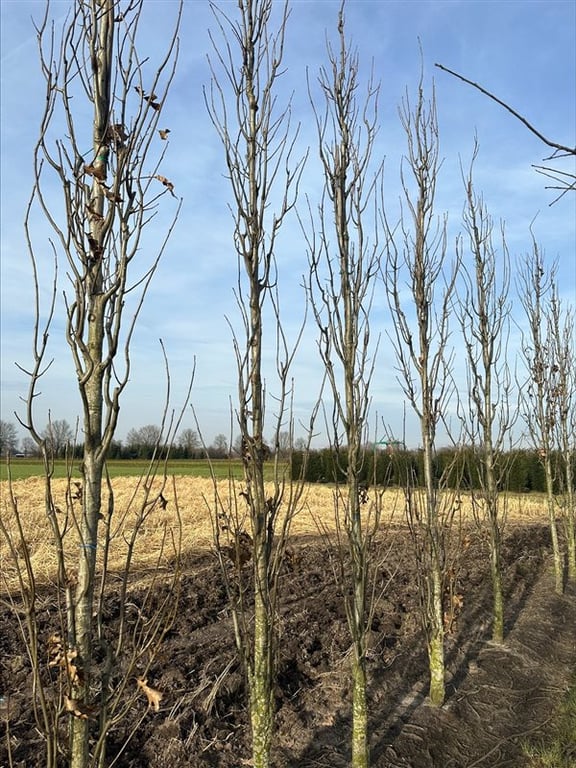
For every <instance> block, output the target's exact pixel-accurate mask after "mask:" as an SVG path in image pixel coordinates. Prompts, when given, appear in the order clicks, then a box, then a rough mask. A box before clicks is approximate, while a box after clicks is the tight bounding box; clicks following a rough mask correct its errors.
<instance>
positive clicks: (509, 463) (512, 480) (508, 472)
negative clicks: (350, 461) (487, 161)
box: [292, 448, 576, 493]
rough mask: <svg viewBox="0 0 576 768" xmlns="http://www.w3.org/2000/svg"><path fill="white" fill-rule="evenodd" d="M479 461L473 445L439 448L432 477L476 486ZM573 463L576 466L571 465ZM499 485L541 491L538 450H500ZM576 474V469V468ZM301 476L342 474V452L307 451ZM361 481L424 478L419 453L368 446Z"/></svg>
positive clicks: (299, 455) (327, 479)
mask: <svg viewBox="0 0 576 768" xmlns="http://www.w3.org/2000/svg"><path fill="white" fill-rule="evenodd" d="M303 462H304V453H303V452H295V453H294V454H293V456H292V476H293V477H294V478H297V477H298V476H299V475H300V473H301V471H302V464H303ZM553 464H554V465H556V464H558V466H559V465H560V456H559V455H558V456H554V457H553ZM479 466H480V465H479V462H478V461H477V460H476V457H475V454H474V451H473V450H472V449H471V448H460V449H458V448H444V449H442V450H440V451H438V452H437V454H436V456H435V461H434V470H435V473H436V477H437V479H438V480H440V479H441V478H442V477H443V478H444V482H445V483H446V485H447V486H448V487H450V488H460V489H461V490H463V491H466V490H472V489H473V488H479V487H480V485H481V482H480V478H479V476H478V467H479ZM575 469H576V467H575ZM498 474H499V477H500V490H507V491H511V492H514V493H530V492H531V491H538V492H545V491H546V478H545V475H544V467H543V465H542V461H541V458H540V456H539V455H538V452H537V451H534V450H526V449H524V450H520V449H519V450H513V451H509V452H507V453H505V454H503V455H502V456H501V458H500V463H499V473H498ZM555 474H556V483H557V485H556V487H555V489H554V490H555V492H556V493H560V492H562V491H563V488H562V485H561V483H562V473H561V472H556V473H555ZM575 476H576V472H575ZM304 477H305V480H306V481H307V482H309V483H333V482H336V481H338V482H342V483H344V482H345V480H346V452H345V451H344V450H343V451H342V452H341V454H340V455H339V458H338V461H337V462H335V461H334V455H333V452H332V451H331V450H330V449H328V448H324V449H321V450H316V451H311V452H310V454H309V455H308V459H307V461H306V466H305V471H304ZM362 482H364V483H365V484H366V485H367V486H370V485H380V486H405V485H406V484H407V482H410V484H411V485H416V486H418V485H423V484H424V464H423V453H422V451H420V450H411V451H409V450H394V451H393V452H387V451H380V450H377V451H367V452H366V456H365V461H364V467H363V471H362Z"/></svg>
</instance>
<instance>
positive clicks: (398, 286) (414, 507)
mask: <svg viewBox="0 0 576 768" xmlns="http://www.w3.org/2000/svg"><path fill="white" fill-rule="evenodd" d="M400 119H401V122H402V125H403V127H404V130H405V133H406V137H407V142H408V153H407V156H406V158H405V162H404V163H403V165H402V169H401V178H402V186H403V190H404V195H403V203H404V206H405V211H404V213H403V215H402V219H401V222H400V225H399V232H398V233H396V232H395V233H392V232H390V235H391V236H390V240H389V247H388V256H387V262H386V272H385V283H386V290H387V295H388V301H389V305H390V309H391V312H392V318H393V325H394V334H395V335H394V336H393V337H392V343H393V344H394V348H395V352H396V357H397V360H398V364H399V369H400V380H401V385H402V387H403V390H404V393H405V395H406V398H407V400H408V402H409V404H410V406H411V407H412V409H413V411H414V412H415V414H416V415H417V417H418V420H419V423H420V437H421V440H422V451H423V462H424V486H425V487H424V489H423V490H421V489H416V488H414V487H413V481H412V479H411V478H406V508H407V515H408V523H409V525H410V528H411V531H412V535H413V540H414V544H415V553H416V560H417V572H418V578H419V588H420V593H421V605H422V623H423V629H424V631H425V634H426V642H427V649H428V660H429V668H430V694H429V695H430V700H431V702H432V703H433V704H434V705H441V704H442V703H443V701H444V696H445V686H444V669H445V665H444V621H443V608H444V605H443V603H444V595H445V591H446V588H447V586H448V585H447V583H446V579H447V574H448V573H449V564H448V560H447V538H448V536H449V533H450V523H451V521H452V517H453V514H454V506H453V505H452V503H451V501H450V499H449V498H447V496H446V495H445V494H442V493H441V492H440V488H441V486H442V480H438V479H437V478H436V477H435V474H434V471H433V464H434V455H435V451H436V432H437V428H438V426H439V425H440V424H442V423H443V420H445V417H446V413H447V411H448V408H449V402H450V396H451V392H452V385H451V381H452V377H451V368H452V357H453V353H451V352H450V349H449V347H448V342H449V325H448V321H449V317H450V314H451V304H452V300H453V296H454V288H455V283H456V277H457V274H458V267H459V264H458V259H456V260H455V262H454V264H452V265H451V266H450V267H449V268H448V269H446V262H447V255H446V219H445V217H444V218H438V217H437V216H436V213H435V209H434V205H435V194H436V184H437V181H438V174H439V167H440V159H439V136H438V121H437V114H436V101H435V96H434V93H433V94H432V98H431V99H430V101H427V100H426V98H425V96H424V87H423V80H422V78H421V80H420V84H419V89H418V95H417V97H416V100H415V103H414V104H412V103H411V102H410V100H409V98H408V96H406V98H405V99H404V102H403V104H402V107H401V109H400ZM385 225H386V226H387V227H388V230H389V231H390V227H389V226H388V224H387V223H386V222H385ZM404 284H406V285H407V286H408V289H409V297H410V298H409V299H406V300H405V299H404V295H405V294H404V290H403V288H404ZM438 293H439V294H440V295H439V296H438Z"/></svg>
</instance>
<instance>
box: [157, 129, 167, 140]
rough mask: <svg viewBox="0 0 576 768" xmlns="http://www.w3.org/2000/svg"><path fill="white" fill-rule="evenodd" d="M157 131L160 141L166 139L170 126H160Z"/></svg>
mask: <svg viewBox="0 0 576 768" xmlns="http://www.w3.org/2000/svg"><path fill="white" fill-rule="evenodd" d="M158 133H159V134H160V138H161V139H162V141H166V139H167V138H168V134H169V133H170V128H160V130H159V131H158Z"/></svg>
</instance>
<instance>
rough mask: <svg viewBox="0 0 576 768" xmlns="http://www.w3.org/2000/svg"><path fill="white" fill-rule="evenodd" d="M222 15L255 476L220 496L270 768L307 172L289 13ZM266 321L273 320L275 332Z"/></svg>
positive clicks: (224, 131)
mask: <svg viewBox="0 0 576 768" xmlns="http://www.w3.org/2000/svg"><path fill="white" fill-rule="evenodd" d="M212 8H213V11H214V18H215V20H216V23H217V26H218V29H219V32H220V39H219V40H216V38H215V37H214V36H213V35H212V42H213V48H214V56H213V57H212V58H211V68H212V81H211V87H210V89H209V90H207V92H206V95H205V100H206V106H207V109H208V112H209V114H210V117H211V119H212V123H213V125H214V127H215V129H216V132H217V134H218V136H219V137H220V140H221V142H222V145H223V148H224V155H225V160H226V168H227V175H228V178H229V180H230V185H231V190H232V203H231V205H230V210H231V212H232V219H233V241H234V247H235V251H236V255H237V258H238V283H237V287H236V303H237V307H238V312H239V316H240V320H239V323H238V324H237V323H236V322H233V321H232V320H231V319H230V318H229V324H230V328H231V331H232V337H233V347H234V352H235V356H236V364H237V370H238V406H237V409H236V411H235V421H236V425H237V427H238V429H239V433H240V435H239V448H240V451H241V457H242V461H243V465H244V482H243V487H242V488H239V487H237V485H236V483H234V482H233V481H231V489H230V499H231V503H230V504H228V505H224V506H223V504H222V502H221V500H220V499H219V498H218V493H217V491H216V493H215V496H216V498H215V501H214V507H215V510H216V511H217V514H216V515H215V536H216V544H217V551H218V553H219V556H220V562H221V565H222V573H223V575H224V578H225V582H226V586H227V590H228V595H229V599H230V602H231V607H232V615H233V620H234V627H235V637H236V644H237V647H238V651H239V654H240V657H241V660H242V663H243V667H244V671H245V674H246V681H247V690H248V694H249V709H250V722H251V727H252V760H253V765H254V766H255V768H267V766H268V765H269V764H270V750H271V746H272V735H273V724H274V696H273V692H274V680H275V664H276V648H277V619H276V613H277V606H278V600H279V594H278V589H279V576H280V573H281V566H282V562H283V557H284V551H285V547H286V542H287V536H288V533H289V529H290V522H291V520H292V517H293V515H294V513H295V511H296V509H297V507H298V501H299V497H300V493H301V490H302V486H301V484H300V485H298V487H296V486H294V484H292V483H290V482H288V478H287V474H286V472H287V469H286V464H285V461H286V457H285V456H284V457H282V456H281V454H280V451H279V450H278V449H279V447H280V444H281V442H282V444H283V445H284V446H285V445H286V440H285V432H286V431H288V432H289V435H290V438H289V441H288V442H289V444H290V445H291V444H292V442H293V423H292V413H291V397H292V382H291V379H290V373H289V372H290V365H291V362H292V359H293V355H294V349H295V346H294V345H291V344H290V343H289V341H288V339H287V338H286V335H285V332H284V329H283V326H282V322H281V315H280V303H279V301H280V299H279V292H278V286H277V268H276V260H275V251H276V243H277V237H278V234H279V232H280V229H281V227H282V224H283V222H284V220H285V218H286V216H287V214H288V213H289V212H290V210H291V209H292V208H293V206H294V203H295V200H296V197H297V193H298V183H299V179H300V175H301V171H302V167H303V162H304V160H303V159H300V160H293V158H292V155H293V148H294V142H295V140H296V135H297V133H296V132H295V131H293V130H292V128H291V126H290V105H289V104H287V105H283V106H281V105H280V104H279V102H278V99H277V89H278V80H279V78H280V77H281V75H282V56H283V49H284V36H285V32H286V26H287V22H288V15H289V11H288V5H287V3H279V4H275V3H273V2H272V0H240V2H239V3H238V12H237V16H236V17H233V16H232V15H231V14H230V15H228V9H223V8H220V7H218V6H217V5H216V4H213V5H212ZM266 317H271V318H272V319H271V323H270V325H268V324H267V322H266V320H265V318H266ZM267 342H268V343H272V344H273V345H274V346H275V349H276V373H277V378H276V382H277V391H276V392H275V393H274V395H273V397H274V414H273V415H272V433H273V438H272V440H273V446H272V447H273V450H274V459H273V461H274V470H273V474H274V479H273V482H272V488H271V489H269V488H267V487H266V484H265V482H264V461H265V460H266V459H267V457H268V453H269V452H268V449H267V446H266V443H265V440H264V429H265V424H266V423H268V422H267V412H266V411H267V390H266V387H265V384H264V374H263V352H264V349H265V346H266V343H267ZM295 343H296V344H297V341H296V342H295ZM268 386H270V384H268ZM268 419H270V416H268ZM231 431H232V430H231ZM215 490H216V485H215ZM226 542H228V543H226ZM230 559H231V560H232V563H233V573H232V574H230V571H229V567H228V566H229V562H230ZM247 562H250V563H251V566H252V570H253V585H254V586H253V597H252V596H251V595H250V594H249V590H248V587H247V586H246V580H245V578H244V574H243V570H242V569H243V566H244V565H246V563H247ZM252 599H253V608H252Z"/></svg>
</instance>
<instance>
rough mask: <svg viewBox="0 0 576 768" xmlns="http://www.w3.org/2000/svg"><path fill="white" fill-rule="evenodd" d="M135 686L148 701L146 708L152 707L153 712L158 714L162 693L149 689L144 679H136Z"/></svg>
mask: <svg viewBox="0 0 576 768" xmlns="http://www.w3.org/2000/svg"><path fill="white" fill-rule="evenodd" d="M136 684H137V686H138V687H139V688H140V690H141V691H142V693H144V695H145V696H146V698H147V699H148V706H149V707H152V709H153V710H154V712H158V711H159V709H160V702H161V701H162V693H160V691H157V690H156V689H155V688H150V686H149V685H148V680H147V679H146V678H142V677H137V678H136Z"/></svg>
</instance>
